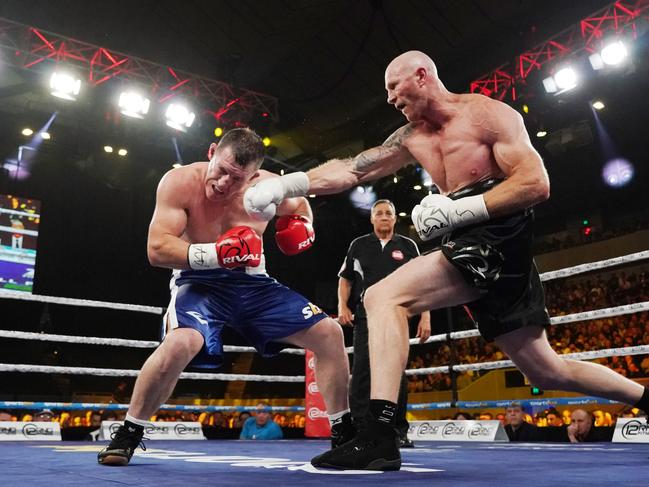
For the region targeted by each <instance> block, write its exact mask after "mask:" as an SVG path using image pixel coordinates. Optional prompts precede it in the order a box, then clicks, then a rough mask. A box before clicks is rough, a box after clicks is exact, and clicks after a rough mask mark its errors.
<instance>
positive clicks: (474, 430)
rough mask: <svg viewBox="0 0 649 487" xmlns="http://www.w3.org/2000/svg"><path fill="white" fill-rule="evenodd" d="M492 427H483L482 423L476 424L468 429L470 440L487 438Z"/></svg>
mask: <svg viewBox="0 0 649 487" xmlns="http://www.w3.org/2000/svg"><path fill="white" fill-rule="evenodd" d="M492 429H493V427H489V426H485V425H483V424H482V423H477V424H475V425H473V426H471V428H469V437H470V438H480V437H489V435H491V430H492Z"/></svg>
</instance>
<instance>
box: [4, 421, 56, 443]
mask: <svg viewBox="0 0 649 487" xmlns="http://www.w3.org/2000/svg"><path fill="white" fill-rule="evenodd" d="M2 440H5V441H6V440H11V441H21V440H23V441H24V440H26V441H60V440H61V425H60V424H59V423H46V422H31V421H28V422H26V421H0V441H2Z"/></svg>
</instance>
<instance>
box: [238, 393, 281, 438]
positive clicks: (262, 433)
mask: <svg viewBox="0 0 649 487" xmlns="http://www.w3.org/2000/svg"><path fill="white" fill-rule="evenodd" d="M283 437H284V433H282V429H281V428H280V427H279V425H278V424H277V423H275V422H274V421H273V420H272V418H271V417H270V404H268V403H265V402H260V403H259V404H257V414H256V415H255V416H254V417H253V418H248V419H247V420H246V422H245V424H244V425H243V429H242V430H241V435H240V436H239V439H240V440H281V439H282V438H283Z"/></svg>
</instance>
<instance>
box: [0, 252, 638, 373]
mask: <svg viewBox="0 0 649 487" xmlns="http://www.w3.org/2000/svg"><path fill="white" fill-rule="evenodd" d="M647 258H649V251H643V252H636V253H634V254H628V255H625V256H621V257H615V258H612V259H606V260H601V261H597V262H591V263H587V264H581V265H578V266H573V267H567V268H565V269H559V270H557V271H552V272H546V273H544V274H541V280H542V281H549V280H552V279H558V278H561V277H566V276H571V275H576V274H581V273H584V272H589V271H592V270H597V269H603V268H606V267H612V266H617V265H621V264H625V263H628V262H635V261H638V260H643V259H647ZM0 298H9V299H19V300H25V301H38V302H46V303H55V304H66V305H75V306H87V307H101V308H110V309H117V310H123V311H140V312H144V313H152V314H158V315H161V314H162V313H163V311H164V309H163V308H159V307H154V306H142V305H135V304H126V303H111V302H106V301H93V300H88V299H75V298H61V297H54V296H42V295H34V294H27V293H17V292H12V291H3V290H0ZM647 310H649V301H645V302H641V303H634V304H628V305H622V306H616V307H612V308H602V309H598V310H592V311H584V312H580V313H572V314H569V315H563V316H556V317H552V318H551V319H550V323H551V324H552V325H557V324H565V323H573V322H577V321H585V320H592V319H598V318H609V317H614V316H621V315H625V314H630V313H637V312H640V311H647ZM478 336H480V332H479V331H478V330H463V331H457V332H452V333H450V334H440V335H433V336H431V337H429V338H428V339H427V340H426V341H425V342H424V343H432V342H441V341H446V340H447V339H448V338H449V337H450V339H452V340H456V339H463V338H471V337H478ZM0 337H4V338H16V339H26V340H42V341H55V342H67V343H86V344H96V345H113V346H128V347H136V348H154V347H157V346H158V345H159V342H155V341H144V340H124V339H118V338H101V337H75V336H69V335H54V334H46V333H30V332H19V331H13V330H0ZM417 343H419V339H418V338H413V339H411V340H410V344H417ZM223 349H224V351H225V352H255V351H256V350H255V349H254V348H252V347H243V346H233V345H225V346H224V347H223ZM345 350H346V351H347V353H352V352H353V347H347V348H346V349H345ZM648 352H649V345H639V346H635V347H625V348H610V349H604V350H597V351H587V352H577V353H570V354H564V355H562V357H565V358H571V359H575V360H592V359H595V358H600V357H614V356H620V355H639V354H644V353H648ZM280 353H287V354H293V355H304V353H305V352H304V350H302V349H295V348H287V349H284V350H282V351H281V352H280ZM513 365H514V364H513V362H512V361H511V360H500V361H496V362H483V363H476V364H461V365H453V366H448V365H446V366H440V367H427V368H421V369H408V370H406V374H407V375H427V374H436V373H447V372H450V370H451V369H452V370H454V371H456V372H465V371H472V370H494V369H500V368H506V367H512V366H513ZM0 372H42V373H59V374H90V375H103V376H132V377H135V376H137V375H138V373H139V371H138V370H128V369H97V368H86V367H59V366H41V365H28V364H0ZM180 378H182V379H197V380H226V381H235V380H243V381H262V382H304V376H272V375H268V376H266V375H252V374H210V373H191V372H183V373H182V374H181V376H180Z"/></svg>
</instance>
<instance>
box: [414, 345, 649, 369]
mask: <svg viewBox="0 0 649 487" xmlns="http://www.w3.org/2000/svg"><path fill="white" fill-rule="evenodd" d="M646 353H649V345H635V346H633V347H622V348H605V349H602V350H589V351H587V352H574V353H564V354H560V355H559V356H560V357H561V358H567V359H574V360H593V359H596V358H604V357H618V356H621V355H643V354H646ZM507 367H515V365H514V362H512V361H511V360H498V361H496V362H481V363H477V364H460V365H452V366H448V365H443V366H441V367H427V368H423V369H408V370H406V375H428V374H439V373H447V372H449V368H452V369H453V370H454V371H455V372H468V371H471V370H495V369H504V368H507Z"/></svg>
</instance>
